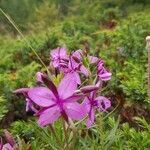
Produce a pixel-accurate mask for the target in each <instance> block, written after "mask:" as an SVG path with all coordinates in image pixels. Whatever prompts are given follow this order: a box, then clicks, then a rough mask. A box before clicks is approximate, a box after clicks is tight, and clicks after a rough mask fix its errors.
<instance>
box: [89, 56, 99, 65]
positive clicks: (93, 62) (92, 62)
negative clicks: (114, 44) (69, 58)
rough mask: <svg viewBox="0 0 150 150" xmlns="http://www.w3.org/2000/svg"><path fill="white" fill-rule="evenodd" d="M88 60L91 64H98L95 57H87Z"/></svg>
mask: <svg viewBox="0 0 150 150" xmlns="http://www.w3.org/2000/svg"><path fill="white" fill-rule="evenodd" d="M88 59H89V62H90V63H91V64H95V63H98V61H99V58H98V57H95V56H88Z"/></svg>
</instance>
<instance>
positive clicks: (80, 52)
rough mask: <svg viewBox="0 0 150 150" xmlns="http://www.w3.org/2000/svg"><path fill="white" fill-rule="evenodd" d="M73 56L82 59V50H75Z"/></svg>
mask: <svg viewBox="0 0 150 150" xmlns="http://www.w3.org/2000/svg"><path fill="white" fill-rule="evenodd" d="M72 56H73V57H76V58H78V59H79V60H81V59H82V50H77V51H75V52H74V53H73V54H72Z"/></svg>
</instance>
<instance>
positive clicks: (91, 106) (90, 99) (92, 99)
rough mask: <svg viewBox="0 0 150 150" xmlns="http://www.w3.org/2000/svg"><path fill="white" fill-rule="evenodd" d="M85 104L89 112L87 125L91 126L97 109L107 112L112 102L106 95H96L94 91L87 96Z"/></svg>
mask: <svg viewBox="0 0 150 150" xmlns="http://www.w3.org/2000/svg"><path fill="white" fill-rule="evenodd" d="M84 106H85V108H86V112H87V113H88V120H87V122H86V125H87V127H88V128H90V127H91V126H92V124H93V123H94V120H95V111H96V110H99V111H103V112H105V111H106V110H107V109H108V108H109V107H111V102H110V100H109V99H107V98H106V97H104V96H98V97H96V91H94V92H91V94H90V95H89V96H87V97H86V98H85V100H84Z"/></svg>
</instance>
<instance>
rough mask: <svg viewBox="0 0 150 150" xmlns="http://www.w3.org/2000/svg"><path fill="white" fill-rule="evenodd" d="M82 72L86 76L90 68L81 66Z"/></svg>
mask: <svg viewBox="0 0 150 150" xmlns="http://www.w3.org/2000/svg"><path fill="white" fill-rule="evenodd" d="M80 72H81V73H83V74H84V75H85V76H86V77H87V76H89V70H88V69H87V68H86V67H85V66H83V65H81V67H80Z"/></svg>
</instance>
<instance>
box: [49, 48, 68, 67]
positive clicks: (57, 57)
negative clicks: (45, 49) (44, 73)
mask: <svg viewBox="0 0 150 150" xmlns="http://www.w3.org/2000/svg"><path fill="white" fill-rule="evenodd" d="M50 58H51V64H52V65H53V66H54V68H60V67H61V66H64V65H66V63H67V62H68V56H67V51H66V49H65V48H63V47H62V48H61V47H58V48H56V49H54V50H52V51H51V52H50Z"/></svg>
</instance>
